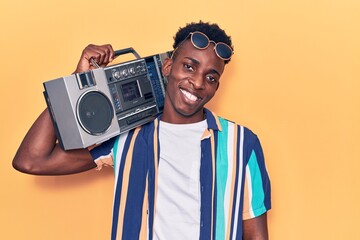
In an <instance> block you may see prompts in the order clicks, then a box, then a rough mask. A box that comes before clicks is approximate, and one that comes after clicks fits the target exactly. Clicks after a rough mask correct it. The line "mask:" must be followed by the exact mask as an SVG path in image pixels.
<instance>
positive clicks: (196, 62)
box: [185, 57, 221, 76]
mask: <svg viewBox="0 0 360 240" xmlns="http://www.w3.org/2000/svg"><path fill="white" fill-rule="evenodd" d="M185 58H187V59H189V60H190V61H191V62H193V63H194V64H196V65H199V64H200V62H199V61H198V60H196V59H194V58H192V57H185ZM210 72H211V73H215V74H217V75H219V76H221V74H220V73H219V72H218V71H217V70H216V69H213V68H212V69H210Z"/></svg>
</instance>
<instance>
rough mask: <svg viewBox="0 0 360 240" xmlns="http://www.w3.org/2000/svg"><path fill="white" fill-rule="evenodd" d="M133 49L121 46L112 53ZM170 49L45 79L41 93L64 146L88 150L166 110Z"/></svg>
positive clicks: (59, 139) (131, 50)
mask: <svg viewBox="0 0 360 240" xmlns="http://www.w3.org/2000/svg"><path fill="white" fill-rule="evenodd" d="M129 52H133V53H134V55H135V56H138V54H137V53H136V52H135V51H134V50H133V49H132V48H128V49H124V50H119V51H116V52H115V55H120V54H124V53H129ZM170 54H171V52H165V53H161V54H156V55H152V56H149V57H145V58H140V57H139V56H138V58H137V59H135V60H131V61H127V62H124V63H120V64H115V65H111V66H107V67H105V68H97V69H94V70H90V71H87V72H83V73H76V74H72V75H70V76H66V77H61V78H58V79H54V80H50V81H47V82H44V88H45V91H44V96H45V99H46V103H47V105H48V109H49V111H50V115H51V118H52V121H53V125H54V128H55V132H56V135H57V138H58V141H59V143H60V145H61V146H62V148H63V149H64V150H70V149H78V148H86V147H89V146H91V145H95V144H99V143H102V142H104V141H106V140H108V139H109V138H112V137H114V136H117V135H119V134H121V133H123V132H126V131H129V130H130V129H133V128H135V127H137V126H140V125H142V124H145V123H147V122H150V121H152V120H153V119H154V118H155V117H156V116H158V115H159V114H160V113H161V112H162V111H163V108H164V97H165V89H166V84H167V80H166V78H165V77H164V76H163V75H162V71H161V68H162V63H163V61H164V60H165V59H166V58H167V57H170Z"/></svg>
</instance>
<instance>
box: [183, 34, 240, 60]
mask: <svg viewBox="0 0 360 240" xmlns="http://www.w3.org/2000/svg"><path fill="white" fill-rule="evenodd" d="M194 34H199V35H201V36H203V37H205V38H206V39H207V41H208V44H207V45H206V46H205V47H199V46H198V45H196V44H195V42H194V40H193V36H194ZM189 36H190V41H191V43H192V45H193V46H194V47H195V48H197V49H200V50H203V49H206V48H208V47H209V46H210V43H214V45H215V46H214V52H215V53H216V55H217V56H218V57H219V58H220V59H222V60H225V61H227V60H230V59H231V57H232V55H233V54H234V51H233V49H232V48H231V47H230V46H229V45H227V44H226V43H224V42H215V41H213V40H210V39H209V37H208V36H206V34H205V33H203V32H200V31H195V32H191V33H189V35H188V36H187V37H186V38H185V39H184V41H185V40H186V39H188V37H189ZM219 45H224V46H225V47H227V48H228V49H229V50H230V52H231V54H230V56H229V57H228V58H224V57H221V56H220V55H219V53H218V50H217V46H219ZM179 46H180V44H179Z"/></svg>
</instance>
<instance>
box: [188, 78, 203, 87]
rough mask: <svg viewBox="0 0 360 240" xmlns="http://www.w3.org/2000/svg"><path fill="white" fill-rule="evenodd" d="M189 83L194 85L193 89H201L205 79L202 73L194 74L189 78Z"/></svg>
mask: <svg viewBox="0 0 360 240" xmlns="http://www.w3.org/2000/svg"><path fill="white" fill-rule="evenodd" d="M189 81H190V83H191V84H192V85H193V86H194V88H195V89H202V88H204V83H205V79H204V77H203V76H202V74H195V75H193V76H192V78H191V79H190V80H189Z"/></svg>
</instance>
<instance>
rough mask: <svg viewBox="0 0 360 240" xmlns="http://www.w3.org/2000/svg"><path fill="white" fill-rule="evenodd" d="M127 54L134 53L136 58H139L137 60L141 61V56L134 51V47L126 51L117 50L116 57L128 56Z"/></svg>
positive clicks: (125, 49)
mask: <svg viewBox="0 0 360 240" xmlns="http://www.w3.org/2000/svg"><path fill="white" fill-rule="evenodd" d="M127 53H132V54H134V56H135V57H136V58H137V59H140V58H141V57H140V55H139V54H138V53H137V52H136V51H135V49H133V48H132V47H129V48H124V49H120V50H116V51H115V56H116V57H117V56H120V55H124V54H127Z"/></svg>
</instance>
